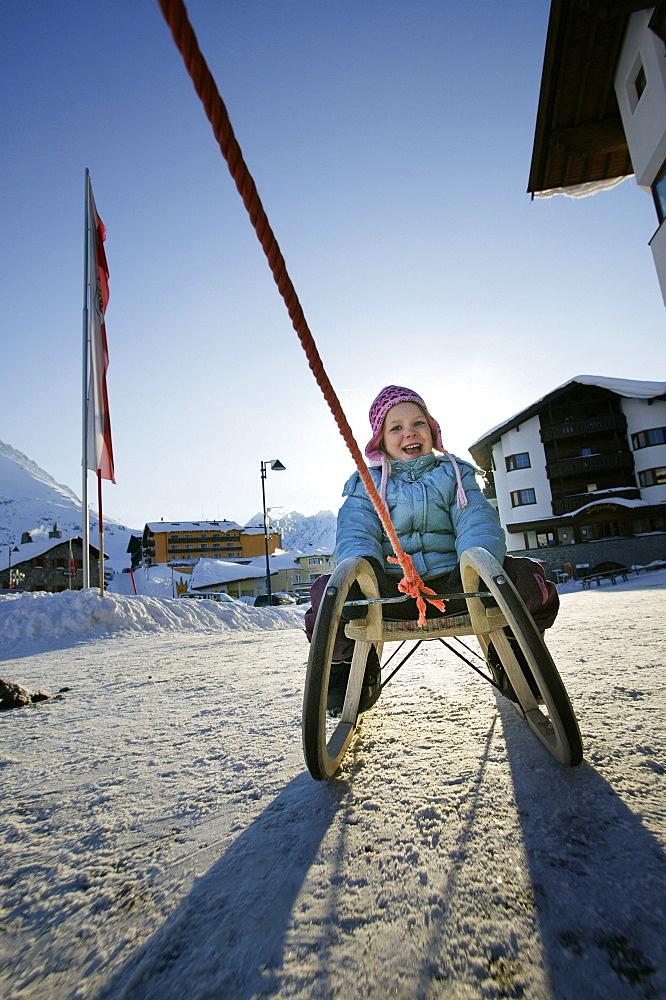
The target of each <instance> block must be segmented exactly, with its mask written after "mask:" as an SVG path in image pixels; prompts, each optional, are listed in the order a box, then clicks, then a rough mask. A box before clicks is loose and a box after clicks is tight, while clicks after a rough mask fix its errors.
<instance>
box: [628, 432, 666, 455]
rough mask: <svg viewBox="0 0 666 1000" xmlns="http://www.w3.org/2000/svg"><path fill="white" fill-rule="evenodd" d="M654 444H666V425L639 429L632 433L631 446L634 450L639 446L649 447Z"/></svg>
mask: <svg viewBox="0 0 666 1000" xmlns="http://www.w3.org/2000/svg"><path fill="white" fill-rule="evenodd" d="M652 444H666V427H652V428H651V429H650V430H648V431H639V432H638V434H632V435H631V446H632V448H633V449H634V451H638V449H639V448H649V447H650V445H652Z"/></svg>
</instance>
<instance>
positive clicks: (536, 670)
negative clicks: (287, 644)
mask: <svg viewBox="0 0 666 1000" xmlns="http://www.w3.org/2000/svg"><path fill="white" fill-rule="evenodd" d="M460 573H461V577H462V582H463V590H464V596H465V600H466V602H467V614H459V615H451V616H449V617H443V618H431V619H428V620H427V621H426V623H425V625H424V626H422V627H421V628H419V627H418V626H417V624H416V622H403V621H389V620H385V619H384V618H383V615H382V605H383V604H384V603H395V601H396V599H395V598H391V599H388V600H387V599H384V600H382V598H381V597H380V594H379V587H378V585H377V578H376V576H375V573H374V570H373V569H372V566H371V565H370V563H369V562H368V561H367V560H366V559H362V558H350V559H345V560H343V562H341V563H340V564H339V565H338V566H337V567H336V569H335V570H334V572H333V574H332V575H331V578H330V580H329V581H328V585H327V587H326V590H325V591H324V595H323V598H322V601H321V604H320V606H319V611H318V614H317V621H316V623H315V627H314V632H313V635H312V642H311V644H310V655H309V658H308V666H307V674H306V679H305V692H304V696H303V753H304V756H305V762H306V764H307V767H308V770H309V771H310V774H311V775H312V777H313V778H315V779H316V780H317V781H323V780H325V779H327V778H331V777H333V776H334V775H335V774H336V773H337V771H338V770H339V769H340V765H341V763H342V759H343V757H344V755H345V753H346V751H347V749H348V747H349V745H350V743H351V741H352V739H353V738H354V735H355V733H356V729H357V726H358V722H359V718H360V716H359V712H358V705H359V700H360V696H361V687H362V684H363V677H364V674H365V666H366V661H367V658H368V652H369V651H370V649H371V647H372V646H373V645H375V646H376V648H377V653H378V655H379V658H380V660H381V657H382V651H383V647H384V643H387V642H398V641H400V642H405V641H409V640H412V641H413V640H418V641H423V640H430V639H442V640H444V639H446V638H448V637H452V636H475V637H476V639H477V641H478V643H479V645H480V647H481V650H482V653H483V656H484V657H486V659H487V656H488V647H489V645H490V643H491V642H492V644H493V646H494V648H495V651H496V653H497V655H498V657H499V659H500V662H501V664H502V666H503V667H504V670H505V671H506V674H507V676H508V678H509V680H510V682H511V685H512V687H513V690H514V692H515V693H516V696H517V703H513V704H514V706H515V708H516V709H517V711H518V713H519V714H520V715H521V716H522V718H523V719H524V720H525V721H526V722H527V724H528V726H529V727H530V729H531V730H532V732H533V733H534V734H535V735H536V736H537V737H538V739H539V740H540V741H541V743H542V744H543V745H544V746H545V747H546V749H547V750H548V751H549V752H550V753H551V754H552V755H553V756H554V757H555V758H556V759H557V760H558V761H560V762H561V763H562V764H565V765H569V766H572V767H573V766H575V765H577V764H580V762H581V760H582V758H583V748H582V742H581V736H580V730H579V728H578V722H577V720H576V716H575V714H574V711H573V708H572V706H571V702H570V700H569V696H568V695H567V692H566V689H565V687H564V684H563V683H562V679H561V678H560V675H559V674H558V672H557V668H556V666H555V664H554V663H553V660H552V658H551V656H550V653H549V652H548V649H547V648H546V645H545V643H544V641H543V638H542V636H541V635H540V633H539V631H538V629H537V627H536V625H535V624H534V620H533V619H532V616H531V615H530V614H529V612H528V610H527V608H526V607H525V605H524V603H523V601H522V599H521V597H520V595H519V594H518V591H517V590H516V588H515V587H514V585H513V583H512V582H511V580H509V578H508V576H507V575H506V573H505V572H504V570H503V568H502V566H500V564H499V563H498V562H497V560H496V559H495V558H494V556H493V555H491V553H490V552H488V551H487V550H486V549H483V548H480V547H475V548H470V549H467V550H466V551H465V552H464V553H463V555H462V557H461V559H460ZM354 583H358V585H359V587H360V588H361V592H362V593H363V595H364V601H362V602H355V601H352V602H349V603H348V605H347V608H348V610H349V609H350V608H352V607H354V606H356V605H359V604H363V605H365V606H366V607H367V614H366V617H365V618H362V619H355V620H352V621H350V622H348V623H347V625H346V626H345V634H346V635H347V636H348V638H350V639H354V640H355V644H354V654H353V658H352V664H351V670H350V673H349V681H348V684H347V691H346V695H345V700H344V705H343V708H342V714H341V716H340V718H339V721H338V723H337V726H336V727H335V729H334V731H333V733H332V734H331V735H330V736H327V732H326V697H327V694H328V682H329V677H330V672H331V660H332V655H333V646H334V643H335V637H336V632H337V629H338V625H339V623H340V620H341V615H342V613H343V609H344V607H345V601H346V597H347V594H348V593H349V589H350V587H351V586H352V584H354ZM487 595H490V598H492V600H489V599H488V596H487ZM397 600H400V598H398V599H397ZM506 626H508V627H509V628H510V629H511V631H512V633H513V636H514V637H515V639H516V641H517V643H518V646H519V647H520V650H521V652H522V654H523V656H524V657H525V660H526V661H527V663H528V665H529V667H530V670H531V672H532V677H533V681H534V682H535V683H536V686H537V687H538V690H539V695H540V696H539V697H538V698H537V697H536V696H535V694H534V693H533V691H532V687H531V686H530V683H529V681H528V679H527V678H526V676H525V674H524V672H523V669H522V667H521V666H520V663H519V661H518V659H517V658H516V656H515V653H514V651H513V648H512V646H511V643H510V642H509V638H508V637H507V635H506V633H505V632H504V628H505V627H506ZM444 644H445V645H447V646H448V644H447V643H444ZM449 648H450V647H449ZM454 651H455V650H454ZM408 655H410V654H408ZM403 662H404V661H403ZM470 665H471V664H470ZM474 669H476V668H474ZM482 676H485V675H482ZM485 679H486V680H488V681H490V683H491V684H492V683H494V682H493V681H492V680H491V678H490V677H485ZM495 686H497V685H495Z"/></svg>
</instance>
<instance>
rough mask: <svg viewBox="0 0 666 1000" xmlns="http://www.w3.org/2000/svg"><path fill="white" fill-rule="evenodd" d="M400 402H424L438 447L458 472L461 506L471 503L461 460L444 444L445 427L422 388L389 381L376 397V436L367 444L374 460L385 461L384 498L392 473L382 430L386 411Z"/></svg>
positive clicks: (373, 417)
mask: <svg viewBox="0 0 666 1000" xmlns="http://www.w3.org/2000/svg"><path fill="white" fill-rule="evenodd" d="M399 403H416V405H417V406H420V407H421V409H422V410H423V413H424V414H425V417H426V420H427V421H428V424H429V426H430V430H431V432H432V441H433V447H434V448H436V450H437V451H440V452H442V454H443V455H446V457H447V458H448V459H449V461H450V462H451V464H452V465H453V469H454V472H455V474H456V481H457V483H458V491H457V501H458V507H466V506H467V497H466V496H465V490H464V488H463V484H462V479H461V476H460V469H459V468H458V463H457V462H456V460H455V458H454V457H453V456H452V455H450V454H449V453H448V451H447V450H446V448H445V447H444V445H443V444H442V429H441V427H440V426H439V424H438V423H437V421H436V420H435V418H434V417H433V416H432V415H431V414H430V413H429V412H428V407H427V406H426V405H425V403H424V401H423V399H422V398H421V396H419V394H418V392H414V390H413V389H406V388H405V387H404V386H402V385H387V386H385V388H384V389H382V391H381V392H380V393H379V395H378V396H377V398H376V399H374V400H373V402H372V405H371V406H370V413H369V417H370V426H371V428H372V437H371V438H370V440H369V441H368V443H367V445H366V447H365V454H366V457H367V458H368V459H369V460H370V461H371V462H373V463H375V464H376V463H377V462H379V463H381V467H382V482H381V488H380V491H379V492H380V495H381V498H382V500H385V499H386V482H387V479H388V474H389V460H388V458H387V457H386V455H385V454H384V452H383V451H380V445H381V443H382V430H383V427H384V419H385V417H386V414H387V413H388V411H389V410H390V409H391V407H392V406H397V405H398V404H399Z"/></svg>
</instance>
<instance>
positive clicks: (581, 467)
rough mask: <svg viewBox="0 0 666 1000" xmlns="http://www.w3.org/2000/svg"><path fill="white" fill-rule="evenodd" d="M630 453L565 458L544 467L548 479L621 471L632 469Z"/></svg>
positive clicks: (619, 452) (621, 452)
mask: <svg viewBox="0 0 666 1000" xmlns="http://www.w3.org/2000/svg"><path fill="white" fill-rule="evenodd" d="M633 464H634V460H633V458H632V455H631V452H629V451H618V452H615V453H614V454H612V455H580V456H578V457H577V458H567V459H564V461H562V462H551V463H550V465H547V466H546V469H547V471H548V478H549V479H556V478H558V477H559V476H578V475H581V474H582V473H584V472H598V471H600V470H603V469H622V468H625V469H626V468H629V469H631V468H632V467H633Z"/></svg>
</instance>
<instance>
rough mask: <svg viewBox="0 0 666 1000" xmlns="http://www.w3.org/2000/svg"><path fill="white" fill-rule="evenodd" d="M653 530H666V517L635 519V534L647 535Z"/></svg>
mask: <svg viewBox="0 0 666 1000" xmlns="http://www.w3.org/2000/svg"><path fill="white" fill-rule="evenodd" d="M651 531H666V517H641V518H639V519H638V520H636V521H634V534H635V535H645V534H649V532H651Z"/></svg>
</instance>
